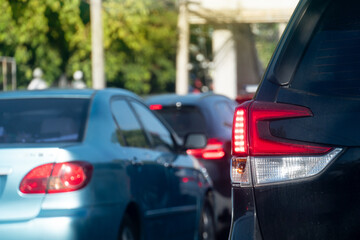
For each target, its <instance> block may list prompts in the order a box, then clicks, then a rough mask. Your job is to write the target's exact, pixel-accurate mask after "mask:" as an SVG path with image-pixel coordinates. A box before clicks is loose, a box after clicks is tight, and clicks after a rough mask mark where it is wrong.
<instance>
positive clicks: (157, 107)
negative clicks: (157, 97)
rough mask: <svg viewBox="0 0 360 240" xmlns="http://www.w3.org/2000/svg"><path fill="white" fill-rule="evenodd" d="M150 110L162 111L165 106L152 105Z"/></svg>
mask: <svg viewBox="0 0 360 240" xmlns="http://www.w3.org/2000/svg"><path fill="white" fill-rule="evenodd" d="M149 108H150V110H155V111H156V110H161V109H162V108H163V106H162V105H161V104H152V105H150V106H149Z"/></svg>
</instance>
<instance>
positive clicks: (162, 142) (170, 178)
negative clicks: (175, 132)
mask: <svg viewBox="0 0 360 240" xmlns="http://www.w3.org/2000/svg"><path fill="white" fill-rule="evenodd" d="M131 105H132V106H133V107H134V109H135V111H136V112H137V114H138V115H139V116H141V120H142V124H143V126H144V128H145V130H146V132H147V134H148V135H149V138H150V140H151V146H152V153H151V154H152V156H154V157H155V158H156V162H157V165H158V167H159V168H162V169H165V171H166V176H167V185H168V190H169V193H170V196H169V199H168V203H167V205H168V208H167V209H161V210H160V209H159V211H156V212H151V214H150V215H148V217H150V216H157V215H162V216H163V218H164V219H166V220H167V222H166V224H165V225H164V231H166V234H167V235H168V237H169V238H168V239H173V240H175V239H179V240H180V239H181V240H183V239H194V236H195V233H196V231H195V230H196V229H197V222H198V221H197V218H196V216H197V215H196V213H197V209H199V207H198V206H199V205H198V204H199V201H198V200H199V196H200V191H199V186H198V172H197V171H196V170H195V169H194V166H193V161H192V159H190V158H189V157H188V156H187V155H181V154H177V153H176V152H175V151H174V148H175V146H174V141H173V139H172V136H171V134H170V132H169V130H168V129H167V128H166V127H165V126H164V125H163V123H162V122H161V121H160V120H159V119H158V118H156V117H155V116H154V114H153V113H152V112H151V111H150V110H149V109H148V108H147V107H145V106H144V105H142V104H140V103H138V102H135V101H134V102H131ZM153 175H154V174H153ZM153 177H155V175H154V176H153Z"/></svg>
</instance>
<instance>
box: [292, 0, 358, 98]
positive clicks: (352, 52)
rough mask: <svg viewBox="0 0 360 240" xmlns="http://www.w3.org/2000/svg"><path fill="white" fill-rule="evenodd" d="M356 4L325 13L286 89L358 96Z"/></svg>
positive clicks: (339, 4)
mask: <svg viewBox="0 0 360 240" xmlns="http://www.w3.org/2000/svg"><path fill="white" fill-rule="evenodd" d="M359 9H360V2H357V1H350V0H342V1H340V0H335V1H333V2H332V3H331V4H330V5H329V7H328V8H327V10H326V13H325V14H324V16H323V18H322V19H321V20H320V21H321V22H320V25H319V27H318V29H317V30H316V32H315V34H314V36H313V38H312V41H311V43H310V45H309V46H308V48H307V51H306V53H305V55H304V57H303V59H302V61H301V63H300V65H299V67H298V70H297V72H296V73H295V75H294V77H293V80H292V82H291V85H290V87H291V88H295V89H299V90H303V91H306V92H311V93H315V94H322V95H342V96H360V67H359V66H360V14H359Z"/></svg>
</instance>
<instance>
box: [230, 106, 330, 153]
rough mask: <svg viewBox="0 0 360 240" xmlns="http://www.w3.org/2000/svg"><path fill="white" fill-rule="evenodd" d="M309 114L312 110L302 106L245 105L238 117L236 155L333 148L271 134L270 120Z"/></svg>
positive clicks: (234, 136) (234, 148)
mask: <svg viewBox="0 0 360 240" xmlns="http://www.w3.org/2000/svg"><path fill="white" fill-rule="evenodd" d="M309 116H312V112H311V111H310V110H309V109H308V108H306V107H301V106H295V105H289V104H282V103H271V102H256V101H249V102H246V103H244V104H241V105H240V106H239V107H238V108H237V110H236V111H235V116H234V123H233V124H234V125H233V139H232V151H233V155H235V156H266V155H293V154H297V155H309V154H312V155H314V154H322V153H326V152H328V151H330V150H331V148H330V147H322V146H317V145H309V144H306V143H299V142H295V141H290V140H286V139H281V138H278V137H275V136H273V135H271V133H270V121H273V120H279V119H286V118H297V117H309Z"/></svg>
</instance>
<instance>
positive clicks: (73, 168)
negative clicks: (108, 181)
mask: <svg viewBox="0 0 360 240" xmlns="http://www.w3.org/2000/svg"><path fill="white" fill-rule="evenodd" d="M92 171H93V167H92V165H91V164H89V163H87V162H80V161H74V162H65V163H56V164H54V163H49V164H44V165H41V166H39V167H36V168H34V169H33V170H31V171H30V172H29V173H28V174H27V175H26V176H25V177H24V178H23V180H22V181H21V183H20V191H21V192H22V193H60V192H70V191H76V190H79V189H81V188H83V187H85V186H86V185H87V184H88V183H89V181H90V178H91V175H92Z"/></svg>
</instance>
